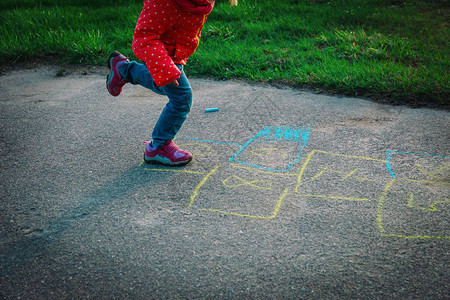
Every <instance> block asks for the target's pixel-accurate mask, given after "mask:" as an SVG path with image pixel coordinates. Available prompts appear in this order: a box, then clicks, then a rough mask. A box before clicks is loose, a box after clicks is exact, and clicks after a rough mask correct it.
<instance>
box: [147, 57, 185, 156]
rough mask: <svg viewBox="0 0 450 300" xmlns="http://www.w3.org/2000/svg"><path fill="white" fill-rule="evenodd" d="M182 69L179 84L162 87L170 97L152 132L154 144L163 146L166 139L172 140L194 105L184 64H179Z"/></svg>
mask: <svg viewBox="0 0 450 300" xmlns="http://www.w3.org/2000/svg"><path fill="white" fill-rule="evenodd" d="M177 67H178V69H180V71H181V76H180V78H178V79H177V81H178V83H179V86H175V85H174V84H169V85H166V86H164V87H162V89H163V91H164V94H165V95H167V97H169V103H167V105H166V107H165V108H164V110H163V111H162V113H161V115H160V117H159V120H158V122H157V123H156V125H155V128H154V130H153V133H152V138H153V142H152V143H153V146H154V147H156V148H159V147H162V146H163V144H164V143H165V142H166V141H170V140H172V139H173V138H174V137H175V135H176V134H177V132H178V130H180V128H181V125H183V123H184V121H185V120H186V118H187V115H188V113H189V111H190V110H191V106H192V89H191V85H190V84H189V81H188V79H187V77H186V75H185V74H184V71H183V66H182V65H177Z"/></svg>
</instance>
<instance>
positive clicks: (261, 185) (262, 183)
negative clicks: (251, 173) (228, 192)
mask: <svg viewBox="0 0 450 300" xmlns="http://www.w3.org/2000/svg"><path fill="white" fill-rule="evenodd" d="M233 179H235V180H237V181H238V182H237V183H234V184H233V183H232V182H229V181H233ZM223 185H224V186H226V187H228V188H237V187H241V186H244V185H250V186H251V187H254V188H257V189H267V190H270V189H271V188H272V182H269V181H267V180H252V181H247V180H245V179H243V178H241V177H239V176H237V175H231V176H230V177H228V178H227V179H225V180H224V181H223Z"/></svg>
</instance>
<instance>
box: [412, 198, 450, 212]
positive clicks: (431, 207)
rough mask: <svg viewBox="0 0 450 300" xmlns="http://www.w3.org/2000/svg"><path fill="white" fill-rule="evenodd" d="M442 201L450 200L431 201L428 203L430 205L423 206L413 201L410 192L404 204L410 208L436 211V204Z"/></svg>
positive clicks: (447, 201)
mask: <svg viewBox="0 0 450 300" xmlns="http://www.w3.org/2000/svg"><path fill="white" fill-rule="evenodd" d="M442 203H450V201H449V200H444V201H434V202H433V203H431V204H430V206H427V207H423V206H420V205H418V204H416V203H415V202H414V194H411V195H409V199H408V204H407V205H406V206H407V207H411V208H417V209H421V210H428V211H438V208H437V207H436V205H438V204H442Z"/></svg>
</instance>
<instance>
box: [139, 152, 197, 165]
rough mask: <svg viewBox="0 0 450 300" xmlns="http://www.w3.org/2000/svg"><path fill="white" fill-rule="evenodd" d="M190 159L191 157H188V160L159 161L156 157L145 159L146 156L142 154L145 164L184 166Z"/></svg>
mask: <svg viewBox="0 0 450 300" xmlns="http://www.w3.org/2000/svg"><path fill="white" fill-rule="evenodd" d="M191 161H192V157H191V158H189V160H187V161H180V162H175V163H173V162H162V161H159V160H157V159H147V157H146V156H145V154H144V162H145V163H146V164H151V165H163V166H184V165H187V164H188V163H190V162H191Z"/></svg>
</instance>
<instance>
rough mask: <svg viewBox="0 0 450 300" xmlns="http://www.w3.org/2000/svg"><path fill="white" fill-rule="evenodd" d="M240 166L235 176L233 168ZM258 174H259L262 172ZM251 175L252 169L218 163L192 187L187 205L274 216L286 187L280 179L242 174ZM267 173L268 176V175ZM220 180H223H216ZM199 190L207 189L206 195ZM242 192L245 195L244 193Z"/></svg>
mask: <svg viewBox="0 0 450 300" xmlns="http://www.w3.org/2000/svg"><path fill="white" fill-rule="evenodd" d="M239 170H240V176H237V175H236V174H235V172H236V171H239ZM230 174H231V176H230ZM259 174H261V175H262V173H259ZM274 175H278V173H274ZM254 176H255V173H254V172H244V173H243V172H242V169H240V168H238V167H235V166H233V165H231V164H230V165H227V166H217V167H215V168H214V169H213V170H211V172H209V173H208V174H206V176H205V177H204V178H203V179H202V180H201V181H200V183H199V184H198V185H197V187H196V188H195V189H194V192H193V193H192V195H191V200H190V203H189V206H190V207H193V206H195V207H197V208H198V209H200V210H202V211H209V212H216V213H222V214H228V215H234V216H240V217H246V218H253V219H273V218H275V217H276V216H277V215H278V212H279V210H280V208H281V206H282V203H283V200H284V199H285V198H286V196H287V195H288V193H289V189H288V188H286V187H283V185H284V183H283V182H279V183H278V184H275V183H274V181H276V180H274V181H270V180H266V179H256V180H255V179H245V178H244V177H250V178H254ZM266 177H267V178H270V176H268V175H266ZM278 177H279V178H284V177H283V176H278ZM220 181H221V182H222V184H217V183H218V182H220ZM238 187H239V189H237V188H238ZM202 190H204V191H205V192H204V193H207V195H208V196H207V197H203V194H204V193H203V194H202ZM233 191H236V192H233ZM243 193H245V194H246V196H247V197H243ZM262 196H265V197H262ZM267 196H268V197H267Z"/></svg>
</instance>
